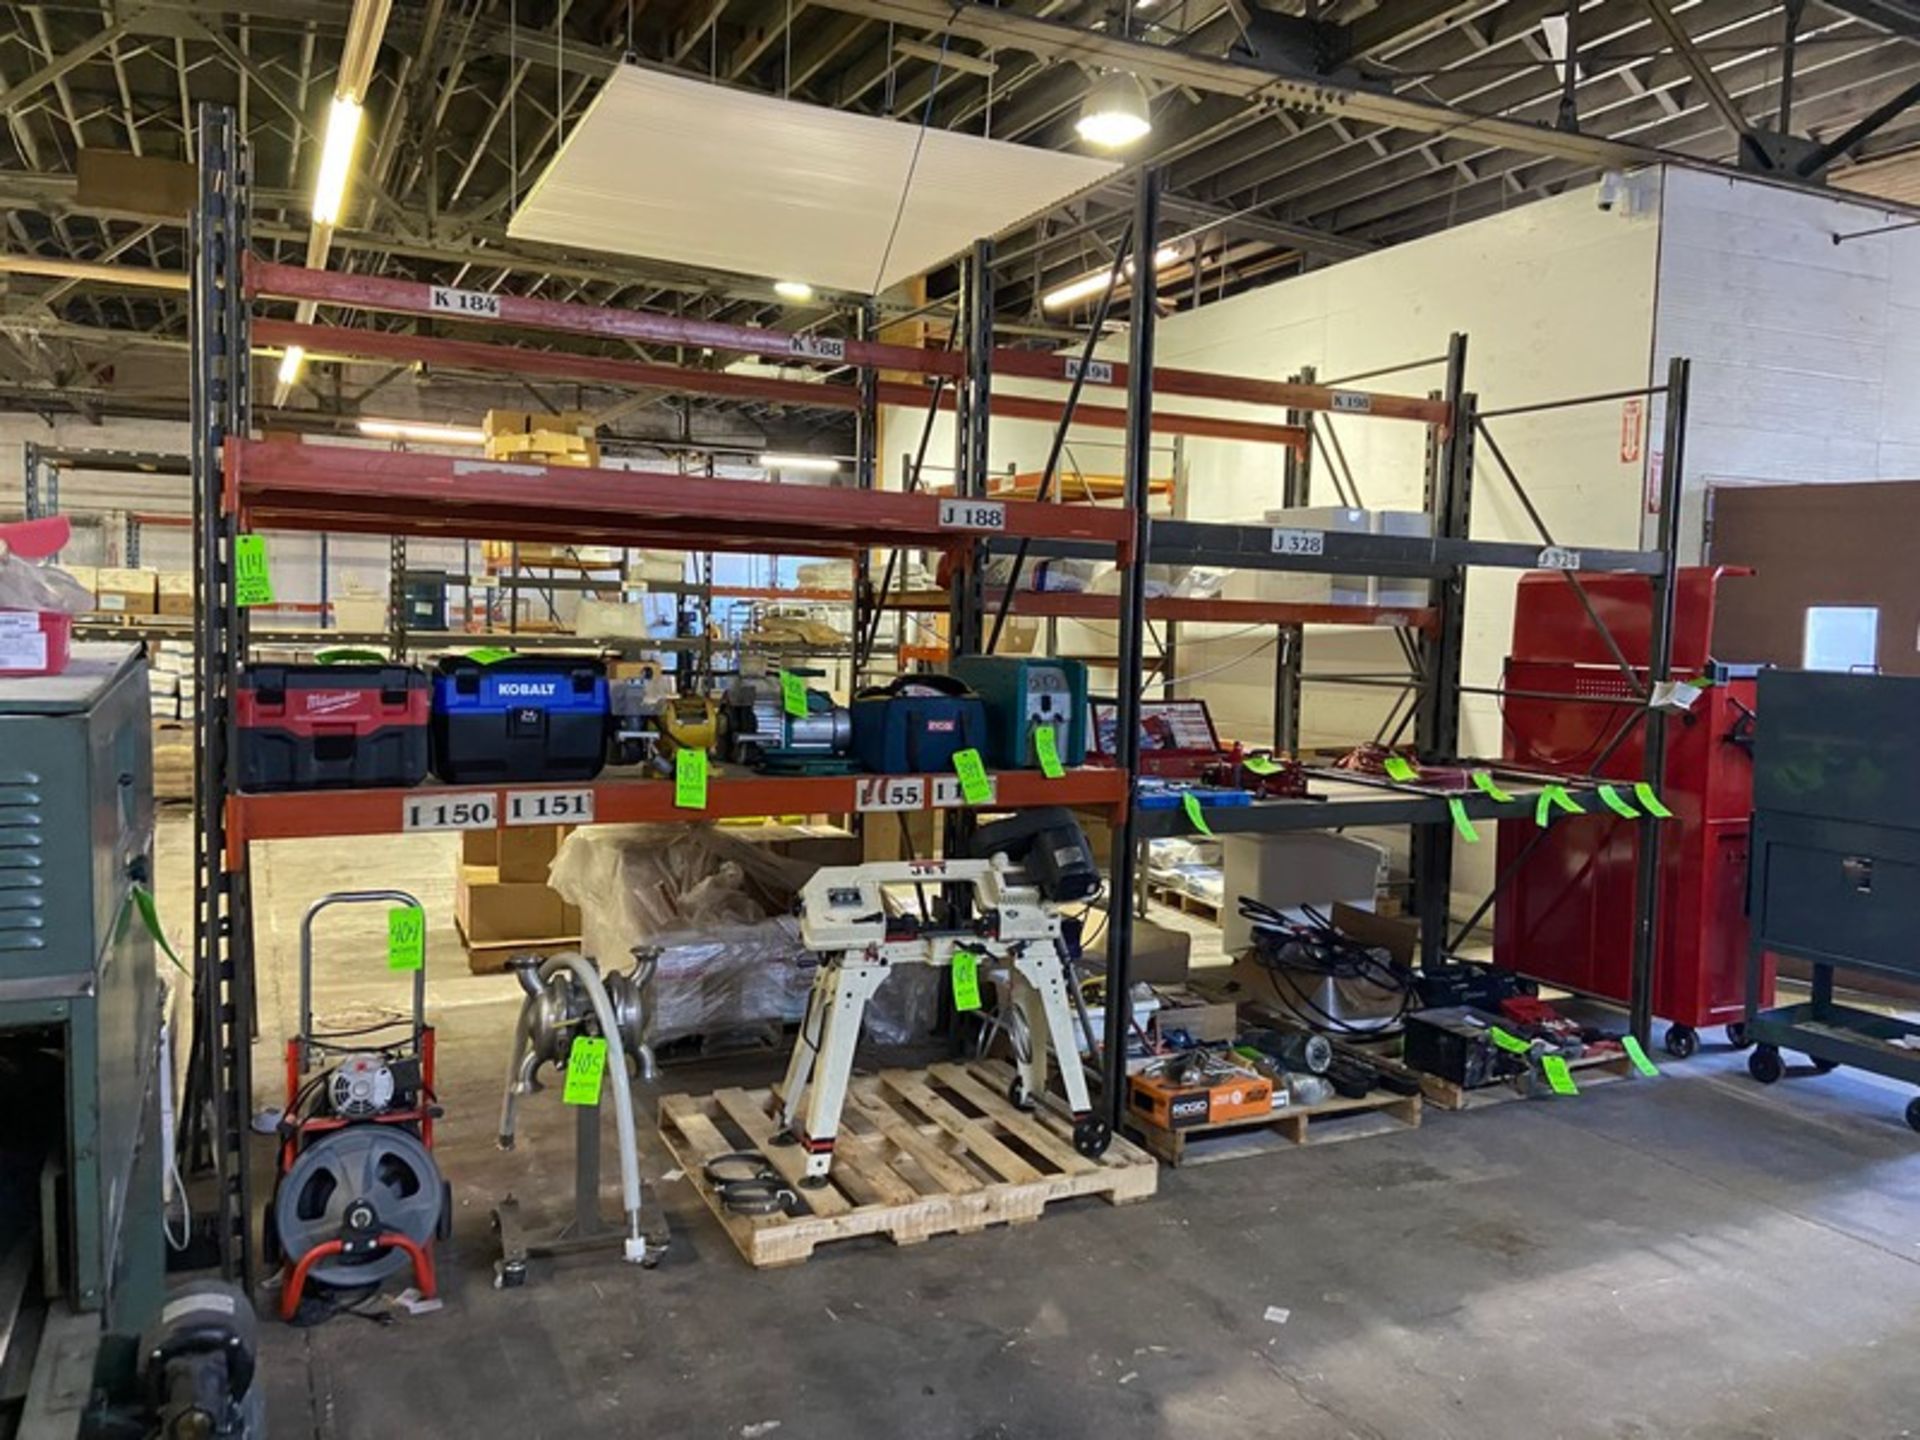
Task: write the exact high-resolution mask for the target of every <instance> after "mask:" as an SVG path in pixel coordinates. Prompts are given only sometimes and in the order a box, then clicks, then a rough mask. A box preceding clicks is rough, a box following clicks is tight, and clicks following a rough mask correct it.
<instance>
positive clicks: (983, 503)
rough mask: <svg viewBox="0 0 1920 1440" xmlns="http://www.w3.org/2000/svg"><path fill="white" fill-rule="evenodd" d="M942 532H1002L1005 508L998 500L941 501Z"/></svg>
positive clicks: (1004, 527)
mask: <svg viewBox="0 0 1920 1440" xmlns="http://www.w3.org/2000/svg"><path fill="white" fill-rule="evenodd" d="M940 528H941V529H942V530H1004V529H1006V528H1007V507H1006V504H1005V502H1003V501H999V500H942V501H941V502H940Z"/></svg>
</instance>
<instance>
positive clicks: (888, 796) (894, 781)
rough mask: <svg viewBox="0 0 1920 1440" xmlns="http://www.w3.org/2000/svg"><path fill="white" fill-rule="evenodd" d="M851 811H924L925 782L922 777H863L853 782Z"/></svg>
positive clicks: (924, 778)
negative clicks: (852, 809)
mask: <svg viewBox="0 0 1920 1440" xmlns="http://www.w3.org/2000/svg"><path fill="white" fill-rule="evenodd" d="M853 808H854V809H856V810H863V811H869V812H871V811H885V810H924V809H926V808H927V781H926V777H925V776H922V775H863V776H861V777H860V778H859V779H858V780H856V781H854V782H853Z"/></svg>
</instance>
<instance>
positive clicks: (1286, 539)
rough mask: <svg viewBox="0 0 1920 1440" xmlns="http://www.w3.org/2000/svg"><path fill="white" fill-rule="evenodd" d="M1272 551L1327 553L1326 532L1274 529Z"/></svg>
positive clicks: (1308, 553) (1294, 553) (1289, 553)
mask: <svg viewBox="0 0 1920 1440" xmlns="http://www.w3.org/2000/svg"><path fill="white" fill-rule="evenodd" d="M1273 553H1274V554H1276V555H1324V554H1326V553H1327V536H1326V532H1325V531H1323V530H1281V529H1276V530H1275V531H1274V532H1273Z"/></svg>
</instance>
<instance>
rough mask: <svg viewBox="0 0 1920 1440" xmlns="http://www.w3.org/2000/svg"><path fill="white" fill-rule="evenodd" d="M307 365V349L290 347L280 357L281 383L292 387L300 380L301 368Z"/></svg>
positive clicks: (300, 346)
mask: <svg viewBox="0 0 1920 1440" xmlns="http://www.w3.org/2000/svg"><path fill="white" fill-rule="evenodd" d="M306 363H307V347H306V346H304V345H289V346H288V347H287V349H286V353H285V354H283V355H282V356H281V357H280V383H281V384H282V385H291V384H293V382H294V381H296V380H298V379H299V378H300V367H301V366H302V365H305V364H306Z"/></svg>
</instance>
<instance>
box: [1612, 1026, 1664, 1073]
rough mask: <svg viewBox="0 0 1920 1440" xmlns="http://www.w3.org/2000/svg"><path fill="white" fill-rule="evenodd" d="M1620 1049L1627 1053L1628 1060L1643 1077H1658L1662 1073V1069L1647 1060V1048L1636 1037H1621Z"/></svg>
mask: <svg viewBox="0 0 1920 1440" xmlns="http://www.w3.org/2000/svg"><path fill="white" fill-rule="evenodd" d="M1620 1048H1621V1049H1622V1050H1624V1051H1626V1052H1627V1059H1629V1060H1631V1061H1632V1062H1633V1068H1634V1069H1636V1070H1638V1071H1639V1072H1640V1073H1641V1074H1642V1075H1658V1074H1659V1073H1660V1067H1659V1066H1658V1065H1656V1064H1654V1063H1653V1061H1651V1060H1649V1059H1648V1058H1647V1052H1646V1049H1645V1047H1643V1046H1642V1045H1641V1044H1640V1041H1639V1040H1638V1038H1636V1037H1635V1036H1632V1035H1622V1036H1621V1037H1620Z"/></svg>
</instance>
